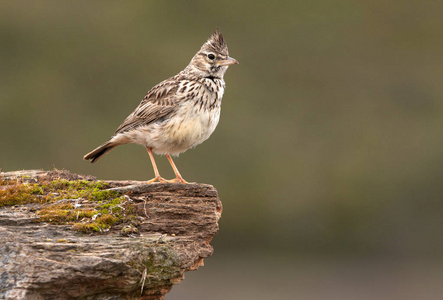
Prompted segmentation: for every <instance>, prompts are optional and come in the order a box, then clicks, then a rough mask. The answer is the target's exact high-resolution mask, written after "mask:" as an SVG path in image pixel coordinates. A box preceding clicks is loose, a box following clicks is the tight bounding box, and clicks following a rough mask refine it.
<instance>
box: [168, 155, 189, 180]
mask: <svg viewBox="0 0 443 300" xmlns="http://www.w3.org/2000/svg"><path fill="white" fill-rule="evenodd" d="M166 157H167V158H168V160H169V163H170V164H171V167H172V169H173V170H174V173H175V179H172V180H168V182H180V183H189V182H187V181H186V180H184V179H183V177H182V176H181V175H180V172H179V171H178V169H177V167H176V166H175V164H174V161H173V160H172V157H171V155H169V154H166Z"/></svg>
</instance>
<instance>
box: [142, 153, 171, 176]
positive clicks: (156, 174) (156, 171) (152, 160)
mask: <svg viewBox="0 0 443 300" xmlns="http://www.w3.org/2000/svg"><path fill="white" fill-rule="evenodd" d="M146 150H147V151H148V154H149V158H150V159H151V163H152V167H153V168H154V173H155V177H154V178H152V179H151V180H149V181H148V182H147V183H148V184H150V183H153V182H155V181H158V182H162V183H165V182H167V180H166V179H164V178H163V177H161V176H160V173H159V172H158V169H157V165H156V163H155V160H154V155H153V154H152V149H151V148H149V147H146Z"/></svg>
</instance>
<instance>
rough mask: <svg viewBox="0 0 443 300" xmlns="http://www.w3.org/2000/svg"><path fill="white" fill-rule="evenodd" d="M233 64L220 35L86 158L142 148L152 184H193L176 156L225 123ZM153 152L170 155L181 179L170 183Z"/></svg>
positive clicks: (172, 164) (177, 176)
mask: <svg viewBox="0 0 443 300" xmlns="http://www.w3.org/2000/svg"><path fill="white" fill-rule="evenodd" d="M232 64H238V62H237V60H235V59H234V58H232V57H229V53H228V47H227V45H226V42H225V40H224V39H223V36H222V33H221V32H220V30H216V31H215V32H214V33H213V34H212V35H211V36H210V37H209V39H208V41H207V42H206V43H205V44H203V46H202V47H201V49H200V50H199V51H198V52H197V54H195V55H194V57H193V58H192V60H191V62H190V63H189V65H188V66H187V67H186V68H185V69H184V70H183V71H181V72H180V73H178V74H177V75H175V76H173V77H171V78H169V79H166V80H165V81H162V82H160V83H159V84H157V85H156V86H154V87H153V88H152V89H151V90H150V91H149V92H148V94H147V95H146V96H145V97H144V98H143V100H142V101H141V103H140V104H139V106H138V107H137V108H136V109H135V110H134V111H133V112H132V113H131V114H130V115H129V116H128V117H127V118H126V119H125V120H124V121H123V123H122V124H121V125H120V126H119V127H118V128H117V131H116V132H115V133H114V135H113V136H112V137H111V138H110V139H109V140H108V141H107V142H106V143H104V144H103V145H101V146H99V147H97V148H96V149H94V150H93V151H91V152H90V153H88V154H86V155H85V156H84V157H83V159H85V160H89V161H91V163H94V162H96V161H97V160H98V159H99V158H100V157H101V156H102V155H104V154H106V153H107V152H109V151H111V150H112V149H114V148H115V147H116V146H119V145H123V144H129V143H135V144H141V145H143V146H145V147H146V149H147V151H148V154H149V157H150V159H151V163H152V166H153V168H154V173H155V177H154V178H153V179H151V180H149V181H148V183H151V182H154V181H159V182H178V183H187V182H186V181H185V180H184V179H183V177H182V176H181V175H180V173H179V171H178V169H177V167H176V166H175V164H174V162H173V161H172V158H171V155H178V154H180V153H182V152H185V151H186V150H188V149H189V148H192V147H194V146H197V145H198V144H200V143H202V142H204V141H205V140H207V139H208V138H209V136H210V135H211V134H212V132H213V131H214V129H215V127H216V126H217V123H218V121H219V118H220V106H221V102H222V97H223V92H224V90H225V82H224V80H223V75H224V74H225V72H226V70H227V69H228V66H229V65H232ZM152 152H155V153H157V154H164V155H166V157H167V158H168V160H169V163H170V164H171V166H172V169H173V170H174V173H175V176H176V178H175V179H173V180H170V181H167V180H166V179H164V178H163V177H161V176H160V174H159V172H158V169H157V166H156V164H155V160H154V156H153V154H152Z"/></svg>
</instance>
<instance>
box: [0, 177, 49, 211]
mask: <svg viewBox="0 0 443 300" xmlns="http://www.w3.org/2000/svg"><path fill="white" fill-rule="evenodd" d="M0 186H6V187H5V188H2V189H1V190H0V207H2V206H12V205H20V204H27V203H42V202H45V199H44V197H41V195H42V194H43V190H42V189H41V188H40V187H39V186H38V185H36V184H23V183H20V182H17V181H5V180H2V181H1V183H0Z"/></svg>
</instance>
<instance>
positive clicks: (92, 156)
mask: <svg viewBox="0 0 443 300" xmlns="http://www.w3.org/2000/svg"><path fill="white" fill-rule="evenodd" d="M118 145H119V144H117V143H113V142H111V141H107V142H106V143H104V144H103V145H101V146H99V147H97V148H95V149H94V150H92V151H91V152H89V153H88V154H86V155H85V156H83V159H84V160H90V161H91V163H95V162H96V161H97V160H98V159H99V158H100V157H102V156H103V155H105V154H106V153H108V152H109V151H111V150H112V149H114V148H115V147H117V146H118Z"/></svg>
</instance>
